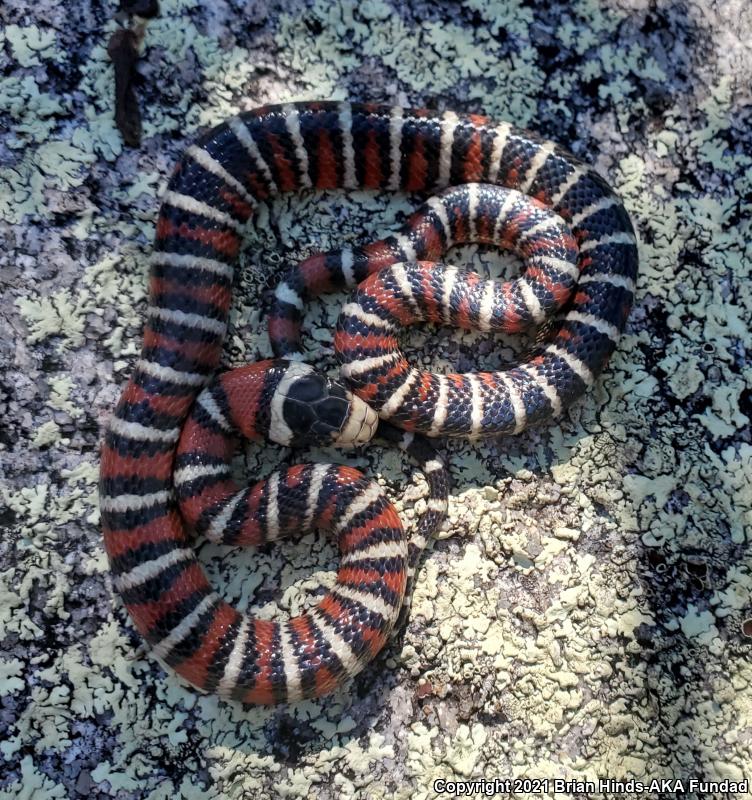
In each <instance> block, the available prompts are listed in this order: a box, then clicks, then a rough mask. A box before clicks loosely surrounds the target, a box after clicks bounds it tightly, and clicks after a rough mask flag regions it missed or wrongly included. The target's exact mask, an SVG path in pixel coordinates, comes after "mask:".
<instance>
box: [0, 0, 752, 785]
mask: <svg viewBox="0 0 752 800" xmlns="http://www.w3.org/2000/svg"><path fill="white" fill-rule="evenodd" d="M529 5H530V4H527V3H524V2H522V0H514V2H509V1H508V0H506V1H504V2H502V1H501V0H464V2H461V3H453V4H451V3H450V4H447V3H443V4H436V3H428V2H424V1H422V0H420V1H419V2H416V3H409V4H408V3H402V2H397V1H396V0H367V2H362V3H359V4H355V3H351V2H346V0H310V2H302V0H301V2H296V0H277V1H276V2H274V3H263V2H256V0H247V1H246V0H244V1H243V2H240V0H229V2H226V3H220V4H205V3H200V2H198V0H164V1H163V2H162V3H160V8H161V13H160V15H159V16H158V17H156V18H154V19H152V20H150V21H149V23H148V25H146V29H145V37H144V42H143V54H142V58H141V62H140V65H139V70H140V73H141V75H142V80H141V82H140V84H138V85H137V86H136V90H137V93H138V95H139V100H140V103H141V112H142V137H143V138H142V145H141V147H140V149H138V150H133V149H127V148H125V147H124V146H123V144H122V141H121V138H120V134H119V133H118V130H117V128H116V127H115V124H114V108H113V102H114V79H113V75H112V70H111V65H110V62H109V60H108V56H107V42H108V40H109V38H110V36H111V35H112V34H113V32H115V31H116V30H117V29H118V27H119V26H121V25H122V24H124V23H125V22H126V20H125V19H124V18H123V15H122V14H119V13H118V3H116V2H114V0H110V2H107V3H104V4H102V3H89V2H82V3H79V4H77V7H76V14H75V15H73V14H70V13H69V10H68V9H67V8H66V5H65V4H55V3H51V2H49V0H40V1H39V2H38V3H36V4H30V3H28V2H25V0H6V2H5V3H4V4H3V8H2V12H1V13H0V20H2V24H3V27H2V28H0V67H2V69H0V74H2V76H3V77H0V130H2V131H3V133H2V134H1V138H0V236H1V237H2V242H3V246H2V248H0V283H1V284H2V286H3V290H4V291H3V299H4V303H3V305H2V308H0V320H1V323H0V324H1V325H2V330H3V333H4V335H3V336H2V337H0V365H1V366H2V376H1V377H0V381H1V383H0V411H1V412H2V426H0V451H1V453H2V458H1V462H0V463H1V467H0V468H1V470H2V472H0V494H1V497H2V504H1V507H0V524H1V525H2V527H3V533H4V535H3V536H2V537H0V708H1V709H2V710H1V711H0V797H2V798H19V797H50V798H56V797H60V798H63V797H77V796H87V797H93V798H96V797H109V796H117V797H119V798H124V799H125V798H150V799H151V800H157V799H158V798H173V797H185V798H192V797H197V798H198V797H202V798H206V797H208V798H224V797H233V798H235V797H238V798H243V797H248V798H251V797H262V796H270V797H284V798H303V797H321V798H325V799H326V798H335V797H343V798H353V799H354V800H355V799H356V798H357V799H360V798H362V799H363V800H365V799H366V798H367V799H368V800H375V799H376V798H387V797H389V798H404V799H405V800H407V799H408V798H409V799H410V800H418V799H419V798H429V797H435V796H436V795H435V792H434V789H433V783H434V781H435V780H438V779H441V780H447V781H456V780H472V779H475V778H482V777H487V778H488V777H496V776H498V777H501V778H514V777H523V776H524V777H529V778H541V779H545V778H550V779H552V778H556V777H558V778H567V779H571V780H581V781H584V780H597V779H598V778H600V777H610V778H616V779H623V780H627V779H629V778H639V779H640V780H643V781H649V780H652V779H654V778H682V777H685V778H686V777H689V776H696V775H697V774H698V773H700V772H701V773H702V777H704V778H708V779H714V780H722V779H724V778H728V779H731V780H741V779H743V778H745V777H746V778H752V774H750V767H749V764H750V763H752V701H751V700H750V696H751V695H750V686H751V685H752V663H751V658H750V657H751V656H752V640H750V639H749V631H750V628H752V626H751V625H749V624H748V626H747V628H746V630H747V631H748V633H747V636H745V634H744V628H743V623H744V621H745V620H747V619H749V618H751V617H752V577H751V573H752V549H751V548H750V539H751V538H752V479H751V478H750V476H752V434H751V433H750V431H751V430H752V426H751V425H750V418H751V417H752V367H751V366H750V363H751V362H750V348H751V347H752V334H750V325H749V321H750V319H752V290H751V289H750V287H751V286H752V281H751V280H750V278H751V277H752V276H751V275H750V272H751V271H752V223H751V222H750V220H751V219H752V214H751V213H750V212H751V211H752V206H751V205H750V196H751V193H752V179H751V178H750V176H751V175H752V155H750V154H751V153H752V133H751V131H752V115H751V114H750V108H752V104H751V103H750V88H749V87H750V86H751V85H752V54H751V52H750V49H749V47H748V43H749V41H750V37H752V12H751V11H750V9H749V7H748V4H746V3H742V2H741V1H740V0H728V1H727V2H724V3H718V4H708V3H698V2H692V0H687V2H679V3H673V4H656V3H652V2H648V0H613V2H610V3H608V4H603V3H599V2H595V0H574V2H571V3H563V4H538V6H537V7H535V8H531V7H529ZM320 97H325V98H335V99H341V98H350V99H353V100H374V101H380V102H399V103H403V104H409V105H429V106H438V107H441V108H455V109H458V110H463V111H464V110H466V111H483V112H485V113H487V114H490V115H492V116H496V117H500V118H506V119H509V120H510V121H512V122H514V123H517V124H521V125H525V126H528V127H531V128H534V129H535V130H537V131H539V132H540V133H541V134H543V135H544V136H548V137H551V138H555V139H557V140H558V141H560V142H562V144H564V145H566V146H568V147H569V148H571V149H572V150H574V151H575V152H576V153H577V154H579V155H580V156H582V157H584V158H586V159H589V160H592V161H593V162H594V163H595V164H596V166H597V168H598V169H599V171H600V172H601V173H602V174H603V175H604V176H605V177H606V178H607V179H608V180H609V182H610V183H612V184H613V185H614V186H615V187H616V188H617V190H618V191H619V192H620V194H621V195H622V197H623V198H624V200H625V203H626V206H627V208H628V210H629V212H630V214H631V215H632V218H633V220H634V222H635V224H636V227H637V229H638V233H639V237H640V255H641V268H640V276H639V281H638V294H637V300H636V304H635V308H634V311H633V313H632V316H631V318H630V322H629V326H628V329H627V332H626V334H625V335H624V336H623V338H622V340H621V342H620V346H619V349H618V352H617V353H616V355H615V356H614V357H613V358H612V361H611V363H610V365H609V368H608V370H607V372H606V374H605V375H604V376H603V378H601V379H600V380H599V381H598V384H597V386H596V388H595V390H594V391H592V392H590V393H589V394H588V395H587V396H586V397H585V398H584V400H582V401H581V402H580V403H579V404H578V405H577V407H576V408H574V409H573V410H572V411H571V412H570V413H569V414H568V415H566V416H565V418H564V419H563V420H561V421H560V422H559V423H557V424H555V425H551V426H548V427H546V428H543V429H540V430H537V431H533V432H531V433H528V434H525V435H523V436H520V437H518V438H516V439H504V440H500V441H498V442H486V443H482V444H478V445H472V444H468V443H452V444H450V445H447V447H446V450H447V453H448V457H449V461H450V465H451V469H452V473H453V476H454V479H455V485H454V493H453V496H452V502H451V507H450V520H449V522H448V524H447V525H446V526H445V529H444V530H443V531H442V533H441V535H440V537H439V538H440V541H439V542H438V543H437V545H436V548H435V550H434V551H433V553H432V554H431V555H430V556H429V558H428V561H427V563H426V565H425V567H424V569H423V571H422V574H421V577H420V579H419V580H418V584H417V587H416V591H415V597H414V603H413V607H412V610H411V615H410V624H409V627H408V629H407V632H406V635H405V637H404V640H402V641H401V642H400V643H399V644H395V646H394V647H392V649H391V650H390V651H389V652H388V653H386V654H385V655H384V656H383V657H381V658H380V659H379V660H378V661H377V662H376V663H375V664H374V665H373V666H371V667H369V668H368V669H367V670H366V671H365V672H364V673H363V674H362V675H361V676H360V677H358V678H357V679H356V680H355V681H354V682H352V683H351V684H350V685H349V686H348V687H346V689H345V690H343V691H341V692H339V693H338V694H336V695H334V696H332V697H329V698H327V699H325V700H322V701H319V702H305V703H301V704H298V705H296V706H291V707H289V708H278V709H256V708H243V707H240V706H237V705H233V704H227V703H222V702H220V701H218V700H217V699H216V698H214V697H206V696H202V695H199V694H197V693H196V692H195V691H193V690H192V689H190V688H188V687H186V686H184V685H182V684H180V683H179V682H178V680H177V679H176V678H175V676H174V675H173V674H172V673H165V672H163V671H162V669H161V668H160V667H159V666H158V664H157V663H156V662H155V661H153V660H151V659H150V658H149V657H148V655H146V654H145V652H144V650H143V649H142V646H141V644H140V641H139V639H138V637H137V635H136V634H135V632H134V630H133V628H132V627H131V625H130V623H129V621H128V618H127V616H126V615H125V613H124V612H123V609H122V607H121V605H120V603H119V601H118V600H117V599H115V598H113V595H112V592H111V587H110V585H109V582H108V578H107V563H106V558H105V557H104V554H103V550H102V544H101V539H100V534H99V512H98V507H97V490H96V483H97V475H98V440H99V432H100V430H101V426H102V424H103V423H104V422H105V421H106V419H107V415H108V414H109V412H110V410H111V409H112V407H113V405H114V403H115V401H116V399H117V397H118V387H119V386H120V385H121V384H122V383H123V382H124V380H125V377H126V375H127V374H128V371H129V369H130V366H131V365H132V363H133V361H134V359H135V357H136V354H137V352H138V349H139V347H140V344H141V341H140V334H141V326H142V323H143V313H144V307H145V298H146V290H147V289H146V286H147V283H146V279H147V261H148V255H149V252H150V248H151V240H152V236H153V228H154V219H155V214H156V210H157V207H158V202H159V194H160V191H161V190H162V189H163V188H164V186H165V183H166V181H167V178H168V176H169V174H170V170H171V168H172V165H173V164H174V163H175V161H176V159H177V157H178V155H179V153H180V151H181V150H182V148H183V147H184V146H185V145H186V144H187V143H188V142H189V141H190V140H191V138H192V137H193V136H195V135H196V134H197V132H198V131H199V129H201V128H203V127H204V126H208V125H211V124H213V123H215V122H218V121H219V120H221V119H223V118H224V117H226V116H228V115H230V114H232V113H234V112H236V111H237V110H239V109H244V108H250V107H253V106H255V105H259V104H261V103H264V102H271V101H284V100H294V99H313V98H320ZM413 207H414V198H410V197H405V196H400V197H391V196H374V195H372V194H369V193H366V192H354V193H349V194H342V193H325V194H305V195H300V196H292V197H282V198H280V199H277V200H275V201H274V202H273V203H270V204H268V205H263V206H262V207H261V208H260V211H259V219H258V226H257V228H258V230H257V232H256V233H254V234H253V236H252V238H250V239H249V241H248V245H247V247H246V249H245V251H244V271H243V275H242V278H241V280H240V281H239V286H238V289H237V291H236V293H235V294H236V296H235V305H234V308H233V312H232V328H231V335H230V337H229V339H228V342H227V346H226V348H225V363H226V364H227V365H237V364H241V363H244V362H245V361H248V360H254V359H256V358H258V357H259V356H266V355H268V354H269V345H268V339H267V337H266V333H265V327H264V326H265V315H266V312H267V311H268V309H269V304H270V288H271V287H272V286H273V285H274V282H275V279H276V275H277V274H278V273H279V272H280V271H281V270H282V269H283V267H284V265H285V264H286V263H288V262H290V261H293V260H295V259H299V258H301V257H303V256H305V255H307V254H309V253H310V252H312V251H314V250H317V249H322V250H323V249H328V248H331V247H336V246H337V245H339V244H342V243H352V242H356V241H363V240H366V239H368V238H373V237H376V236H378V235H380V234H381V233H383V232H384V231H388V230H390V229H392V228H394V227H395V225H397V224H398V223H399V222H400V221H401V220H402V219H403V218H404V215H405V214H406V213H407V212H408V211H409V210H410V209H411V208H413ZM451 260H452V261H453V262H455V263H471V264H474V265H475V266H476V267H477V268H479V269H481V270H488V271H489V272H490V273H491V274H495V275H498V274H501V273H502V272H504V271H505V270H508V269H510V268H513V267H514V263H515V262H514V260H513V259H510V258H508V257H507V256H504V255H502V256H499V254H495V253H490V252H485V251H482V250H479V249H478V248H473V247H466V248H457V249H456V250H455V251H454V252H453V253H452V254H451ZM341 301H342V296H339V297H337V296H335V297H327V298H324V299H323V300H322V301H320V302H314V303H312V304H311V306H310V310H309V312H308V314H307V318H306V323H305V324H306V329H307V330H308V331H311V332H312V333H313V337H312V339H313V344H314V346H315V347H316V348H317V349H318V352H319V353H320V354H321V358H322V359H330V362H329V363H330V366H331V367H332V368H334V365H333V360H331V358H330V357H331V335H332V329H333V326H334V321H335V320H336V316H337V311H338V308H339V305H341ZM408 342H409V345H410V347H411V349H414V350H415V358H416V361H417V362H418V363H419V364H420V365H421V366H427V365H429V364H430V365H432V366H433V367H435V368H436V369H447V368H449V367H459V368H460V369H462V370H465V369H471V368H473V366H474V365H477V366H480V367H489V368H496V367H499V366H501V365H503V364H504V363H505V362H507V361H508V360H509V359H511V358H513V356H514V353H515V351H516V348H517V347H518V346H517V345H516V343H515V342H514V341H511V340H503V341H501V342H495V341H490V340H488V339H486V338H483V337H482V336H479V335H477V334H459V333H454V332H447V331H445V330H415V331H412V332H411V333H410V334H409V337H408ZM311 455H312V457H313V458H320V457H323V456H324V455H326V457H327V458H332V457H333V458H334V459H335V460H342V461H347V462H348V463H354V464H358V465H360V466H362V467H364V468H366V469H367V470H368V471H369V472H371V473H372V474H374V475H377V476H379V480H380V481H381V482H382V483H383V484H384V485H385V486H386V487H387V489H388V491H389V492H390V494H391V496H392V497H393V498H394V499H395V500H396V501H397V502H398V504H399V505H400V508H401V509H402V511H403V514H404V516H405V519H406V521H407V523H408V524H409V522H410V520H411V519H414V518H415V515H416V514H418V513H420V510H421V502H423V501H422V497H424V496H425V495H424V484H421V483H420V482H418V484H417V488H412V487H411V488H410V489H409V490H408V491H407V493H405V487H406V486H408V485H410V480H411V478H410V471H409V468H408V466H407V465H403V464H402V461H401V459H400V458H399V457H398V456H397V455H396V454H395V453H394V452H393V451H385V450H380V449H377V448H371V449H368V450H367V451H364V452H362V453H359V454H330V453H326V454H324V453H323V452H321V453H319V452H314V453H312V454H311ZM283 457H286V454H285V453H283V452H282V451H280V450H277V449H273V448H270V449H268V450H265V451H264V452H259V451H257V450H253V449H252V450H249V452H248V453H247V454H246V457H245V464H246V466H247V467H248V468H249V469H250V470H256V471H259V470H261V471H263V470H268V469H269V468H270V466H271V465H272V464H274V463H276V462H277V461H278V460H279V459H281V458H283ZM201 558H202V560H203V562H204V563H205V564H206V565H207V569H208V570H209V571H210V574H211V578H212V580H213V581H214V582H215V584H216V585H217V587H218V588H219V589H220V591H221V592H222V593H223V595H224V596H225V597H227V598H228V599H231V600H232V601H233V602H236V603H238V604H241V605H242V604H248V603H254V604H255V605H256V607H257V608H258V609H259V613H261V614H266V615H267V616H269V615H271V614H272V613H275V612H274V609H275V608H276V606H277V605H280V606H281V607H282V609H283V610H284V611H286V612H291V613H296V612H297V611H298V610H299V609H301V608H305V607H306V606H307V605H310V604H311V603H312V602H314V601H315V596H314V595H313V594H312V593H313V592H315V587H316V586H318V585H320V584H321V583H324V584H325V585H327V584H329V583H331V582H332V580H333V572H332V570H333V567H334V565H335V563H336V551H335V548H334V547H333V546H332V544H331V543H330V542H326V541H324V540H322V539H320V538H318V537H306V538H305V539H303V540H302V541H300V542H297V543H290V544H284V545H280V546H279V547H274V548H271V549H269V550H268V551H267V550H263V551H262V552H261V553H250V552H226V551H224V550H221V549H220V548H216V547H214V546H205V547H203V548H202V550H201Z"/></svg>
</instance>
